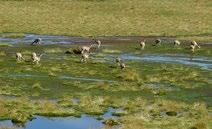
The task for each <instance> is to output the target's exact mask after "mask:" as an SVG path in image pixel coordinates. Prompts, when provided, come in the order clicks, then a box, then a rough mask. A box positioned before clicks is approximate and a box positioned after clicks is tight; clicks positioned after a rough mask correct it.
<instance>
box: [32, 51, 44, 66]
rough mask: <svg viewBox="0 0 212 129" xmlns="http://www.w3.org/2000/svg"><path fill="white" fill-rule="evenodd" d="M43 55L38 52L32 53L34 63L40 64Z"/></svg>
mask: <svg viewBox="0 0 212 129" xmlns="http://www.w3.org/2000/svg"><path fill="white" fill-rule="evenodd" d="M42 55H43V54H40V55H39V56H37V54H36V53H35V52H33V53H32V63H35V64H39V62H40V59H41V57H42Z"/></svg>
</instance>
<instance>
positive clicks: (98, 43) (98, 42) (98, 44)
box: [96, 40, 102, 49]
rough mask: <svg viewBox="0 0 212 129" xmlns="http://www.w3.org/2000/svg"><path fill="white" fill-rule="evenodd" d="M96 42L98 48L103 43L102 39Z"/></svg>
mask: <svg viewBox="0 0 212 129" xmlns="http://www.w3.org/2000/svg"><path fill="white" fill-rule="evenodd" d="M96 43H97V48H98V49H99V48H100V46H101V44H102V42H101V41H100V40H97V41H96Z"/></svg>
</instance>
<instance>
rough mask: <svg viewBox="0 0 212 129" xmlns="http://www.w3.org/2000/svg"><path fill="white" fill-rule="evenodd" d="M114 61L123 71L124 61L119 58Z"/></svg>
mask: <svg viewBox="0 0 212 129" xmlns="http://www.w3.org/2000/svg"><path fill="white" fill-rule="evenodd" d="M115 61H116V63H117V64H118V65H119V66H120V68H121V69H124V68H125V67H126V65H125V63H124V61H123V60H122V59H121V58H120V57H117V58H116V60H115Z"/></svg>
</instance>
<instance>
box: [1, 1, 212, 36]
mask: <svg viewBox="0 0 212 129" xmlns="http://www.w3.org/2000/svg"><path fill="white" fill-rule="evenodd" d="M210 12H212V2H211V1H210V0H201V1H200V0H186V1H185V0H177V1H175V0H171V1H170V0H142V1H141V0H130V1H129V0H121V1H120V0H104V1H99V0H92V1H84V0H70V1H67V0H59V1H50V0H43V1H38V0H34V1H0V17H1V19H0V24H1V28H0V33H1V32H20V33H40V34H55V35H80V36H95V35H145V36H147V35H164V36H178V37H189V38H190V37H193V36H195V37H202V36H209V37H210V36H211V34H212V32H211V29H210V28H211V26H212V22H211V21H212V16H211V15H208V14H210Z"/></svg>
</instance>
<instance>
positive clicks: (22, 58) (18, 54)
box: [16, 52, 25, 61]
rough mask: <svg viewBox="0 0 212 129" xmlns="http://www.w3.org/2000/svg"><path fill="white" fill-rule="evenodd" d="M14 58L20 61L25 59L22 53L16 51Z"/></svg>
mask: <svg viewBox="0 0 212 129" xmlns="http://www.w3.org/2000/svg"><path fill="white" fill-rule="evenodd" d="M16 60H17V61H22V60H25V59H24V57H23V56H22V54H21V53H20V52H17V53H16Z"/></svg>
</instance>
